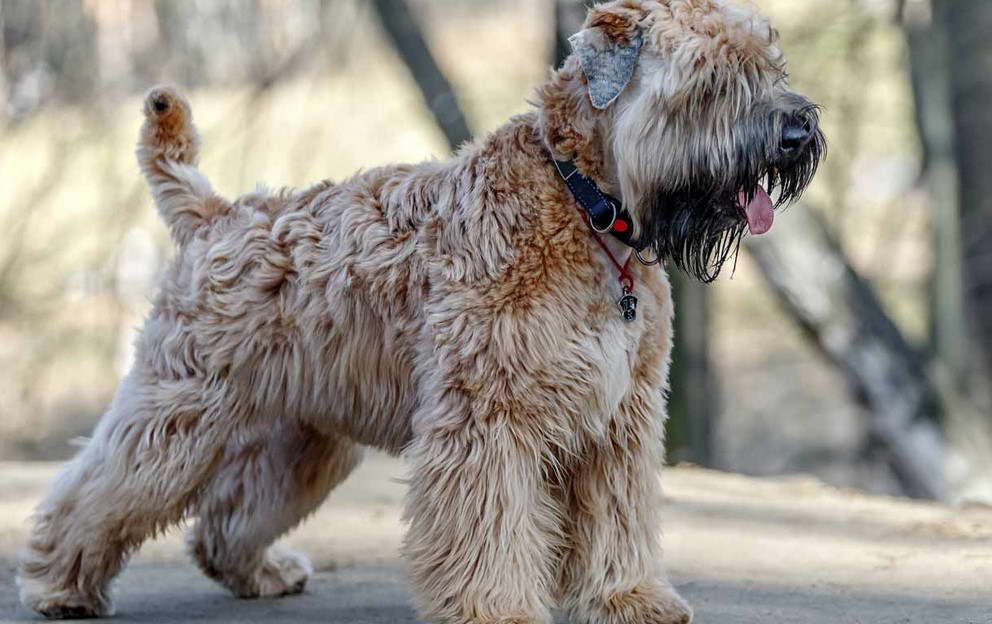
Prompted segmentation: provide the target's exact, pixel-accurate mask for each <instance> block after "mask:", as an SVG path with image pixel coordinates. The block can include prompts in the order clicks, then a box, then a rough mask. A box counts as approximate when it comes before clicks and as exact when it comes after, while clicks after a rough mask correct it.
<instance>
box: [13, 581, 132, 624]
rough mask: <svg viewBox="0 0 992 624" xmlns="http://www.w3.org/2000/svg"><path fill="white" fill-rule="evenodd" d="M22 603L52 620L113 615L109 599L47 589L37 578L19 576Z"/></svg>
mask: <svg viewBox="0 0 992 624" xmlns="http://www.w3.org/2000/svg"><path fill="white" fill-rule="evenodd" d="M17 584H18V585H19V586H20V590H21V592H20V598H21V604H23V605H24V606H25V607H26V608H28V609H31V610H32V611H36V612H38V613H40V614H41V615H43V616H45V617H46V618H49V619H51V620H79V619H86V618H99V617H106V616H109V615H113V612H114V609H113V606H112V605H111V604H110V601H109V600H107V599H102V598H99V597H85V596H80V595H77V594H74V593H72V592H70V591H67V590H64V589H63V590H47V589H45V588H44V587H43V586H42V585H41V584H40V583H39V582H38V581H37V580H33V579H24V578H18V579H17Z"/></svg>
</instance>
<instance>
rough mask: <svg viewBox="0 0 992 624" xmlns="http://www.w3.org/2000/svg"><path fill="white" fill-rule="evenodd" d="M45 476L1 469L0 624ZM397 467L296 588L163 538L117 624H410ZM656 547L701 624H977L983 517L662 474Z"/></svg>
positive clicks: (345, 510)
mask: <svg viewBox="0 0 992 624" xmlns="http://www.w3.org/2000/svg"><path fill="white" fill-rule="evenodd" d="M54 470H55V467H54V466H52V465H48V464H11V463H8V464H3V463H0V622H23V621H30V620H32V619H35V618H33V616H31V615H30V614H28V613H26V612H25V611H23V610H22V609H20V608H19V607H17V606H16V590H15V588H14V586H13V560H14V553H15V552H16V549H17V548H18V547H19V546H20V544H21V543H22V541H23V539H24V534H25V529H26V525H25V521H24V519H25V518H26V516H27V514H28V513H29V512H30V508H31V506H32V505H33V504H34V503H35V502H36V501H37V500H38V498H39V497H40V496H41V494H42V492H43V491H44V488H45V484H46V483H47V481H48V480H49V479H51V477H52V475H53V474H54ZM402 475H403V466H402V464H401V463H400V462H399V461H397V460H393V459H389V458H386V457H382V456H378V455H377V456H373V457H372V458H370V460H368V461H367V462H366V463H365V464H364V465H363V466H362V468H361V469H359V470H358V471H357V472H356V474H355V475H353V476H352V477H351V478H350V479H349V480H348V481H347V482H346V483H345V484H344V485H342V486H341V488H339V489H338V490H337V491H336V492H335V493H334V494H333V495H332V497H331V498H330V500H329V501H328V502H327V503H326V504H325V505H324V507H323V508H322V510H321V511H320V512H319V513H318V514H317V515H316V516H315V517H314V518H312V519H311V520H310V521H309V522H307V523H306V525H305V526H304V527H302V528H301V529H300V530H298V531H296V532H295V533H294V534H293V535H292V536H290V538H289V540H288V541H289V542H290V543H291V544H293V545H295V546H297V547H300V548H303V549H304V550H305V551H306V552H307V553H308V554H309V555H310V556H311V558H312V559H313V561H314V565H315V566H316V568H317V570H318V573H317V575H316V577H315V578H314V579H312V580H311V583H310V585H309V588H308V591H307V592H306V593H305V594H304V595H302V596H298V597H294V598H288V599H283V600H262V601H249V602H242V601H237V600H234V599H232V598H230V597H228V595H227V594H226V593H225V592H224V591H223V590H222V589H221V588H219V587H217V586H216V585H214V584H212V583H211V582H210V581H208V580H206V579H205V578H203V577H202V576H200V575H199V573H198V572H197V571H196V569H195V568H193V566H192V565H191V564H190V563H189V562H188V561H187V560H186V558H185V556H184V555H183V554H182V552H181V539H180V535H179V533H178V532H174V533H172V534H170V535H168V536H166V537H165V538H163V539H160V540H157V541H155V542H153V543H150V544H148V545H146V546H145V548H144V549H142V551H141V553H140V554H139V555H138V556H137V557H136V558H135V559H134V561H133V562H132V564H131V565H130V567H129V568H128V569H127V571H126V572H125V573H124V575H123V576H122V577H121V580H120V583H119V586H118V591H117V596H118V600H117V606H118V615H117V616H116V617H115V618H114V621H116V622H161V623H166V622H192V621H198V622H232V623H233V622H239V623H240V622H267V623H275V624H279V623H283V622H286V623H288V622H329V623H345V622H348V623H357V624H373V623H378V622H382V623H386V622H389V623H397V624H398V623H402V622H416V621H417V619H416V617H415V616H414V614H413V611H412V610H411V608H410V600H409V594H408V590H407V587H406V581H405V578H404V568H403V564H402V563H401V562H400V561H399V560H398V556H397V549H398V546H399V542H400V537H401V531H402V526H401V524H400V520H399V515H400V503H401V498H402V495H403V486H402V485H400V484H399V483H397V482H396V479H397V478H399V477H402ZM664 480H665V484H666V492H667V495H668V497H669V499H670V501H669V506H668V509H667V513H666V524H665V527H664V532H665V538H664V543H665V549H666V552H667V562H668V566H669V569H670V570H671V573H672V578H673V580H674V582H675V584H676V585H677V586H678V587H679V589H680V590H681V591H682V593H683V594H684V595H685V596H686V597H687V598H688V599H689V600H690V601H691V602H692V603H693V605H694V607H695V609H696V621H697V622H699V623H701V624H709V623H719V624H723V623H732V624H752V623H753V624H758V623H761V624H769V623H772V624H778V623H782V624H821V623H822V624H828V623H829V624H845V623H850V624H910V623H911V624H916V623H919V624H942V623H945V622H946V623H953V624H992V509H988V508H965V509H950V508H947V507H941V506H937V505H923V504H915V503H910V502H906V501H899V500H892V499H882V498H870V497H865V496H862V495H859V494H856V493H852V492H846V491H841V490H836V489H833V488H828V487H826V486H823V485H821V484H819V483H817V482H814V481H811V480H806V479H776V480H768V479H752V478H747V477H740V476H735V475H727V474H722V473H716V472H711V471H705V470H699V469H692V468H677V469H671V470H668V471H667V472H666V474H665V477H664Z"/></svg>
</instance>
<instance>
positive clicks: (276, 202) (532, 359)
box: [137, 117, 671, 453]
mask: <svg viewBox="0 0 992 624" xmlns="http://www.w3.org/2000/svg"><path fill="white" fill-rule="evenodd" d="M532 123H533V120H532V119H531V118H529V117H524V118H521V119H517V120H515V121H514V122H511V123H510V124H508V125H507V126H505V127H504V128H503V129H501V130H499V131H497V132H496V133H494V135H492V136H491V137H490V138H489V139H488V140H487V142H486V143H485V144H483V145H482V146H480V147H476V148H475V149H476V150H477V155H475V156H474V157H473V158H470V159H462V160H460V161H459V160H456V161H455V164H451V163H429V164H426V165H425V164H421V165H418V166H416V167H411V166H406V165H400V166H393V167H387V168H381V169H375V170H371V171H368V172H366V173H362V174H359V175H358V176H356V177H354V178H352V179H351V180H348V181H346V182H344V183H341V184H338V185H333V184H330V183H322V184H318V185H316V186H314V187H312V188H309V189H306V190H304V191H301V192H298V193H294V194H288V193H282V194H269V193H267V192H263V191H260V192H258V193H254V194H251V195H247V196H245V197H242V198H241V199H240V200H238V201H237V202H236V203H235V204H234V206H233V207H232V208H231V210H230V211H229V212H228V213H227V214H224V215H221V216H218V217H216V218H215V219H213V220H212V221H211V222H209V223H207V224H204V225H203V226H201V228H200V229H199V230H198V231H197V232H196V233H195V235H194V236H193V237H192V238H191V239H190V240H189V241H188V242H187V243H186V245H185V247H184V248H182V249H181V250H180V252H179V254H178V255H177V258H176V260H175V261H174V264H173V266H172V268H171V270H170V273H169V275H168V276H167V277H166V279H165V280H163V283H164V288H163V290H162V291H161V294H160V295H159V297H158V299H157V301H156V305H155V308H154V311H153V313H152V315H151V316H150V318H149V320H148V322H147V324H146V326H145V329H144V331H143V333H142V336H141V338H140V340H139V345H138V346H139V348H138V358H137V359H138V361H139V363H140V364H142V365H143V367H142V368H143V369H144V370H145V371H146V373H147V374H149V375H151V376H153V377H155V378H161V379H175V378H182V377H188V376H198V377H202V378H207V379H212V380H216V382H217V384H219V385H220V386H222V387H224V388H225V390H226V391H227V392H229V393H230V394H231V395H232V396H237V397H239V400H238V401H237V405H233V406H232V408H231V409H247V410H251V411H252V412H253V414H252V416H253V420H254V419H266V418H270V419H273V418H287V417H288V418H296V419H302V420H304V421H307V422H309V423H310V424H312V425H314V426H316V427H318V428H319V429H321V430H325V431H328V432H335V433H343V434H345V435H347V436H348V437H350V438H352V439H354V440H355V441H357V442H360V443H362V444H367V445H371V446H375V447H379V448H382V449H385V450H387V451H390V452H394V453H395V452H398V451H400V450H401V449H402V448H403V447H404V445H405V444H406V443H407V442H408V441H409V439H410V436H411V435H412V432H413V430H414V427H415V421H416V419H417V418H418V417H421V418H426V419H431V420H433V419H438V418H441V419H443V418H444V417H445V416H444V415H443V414H438V413H436V410H435V411H434V412H432V413H423V414H420V415H419V416H418V407H419V406H421V405H422V404H423V403H424V401H423V400H422V399H423V397H424V394H425V393H430V394H431V399H432V400H431V401H430V403H432V404H435V405H436V404H438V401H436V400H434V399H436V396H435V395H436V394H437V393H439V392H440V393H454V394H457V395H459V396H460V397H462V399H464V400H471V401H473V402H475V403H476V404H477V405H478V409H473V410H471V411H472V412H473V413H478V414H480V417H481V418H492V417H494V416H493V415H494V414H497V415H500V416H502V417H506V418H518V417H519V418H528V417H530V418H532V420H533V422H534V423H535V425H537V426H540V427H542V428H546V430H547V439H548V442H549V444H550V445H552V446H558V445H562V446H565V447H571V448H574V447H575V446H577V445H581V443H582V439H585V440H587V441H588V439H589V436H590V435H592V436H594V437H599V435H601V433H602V431H603V427H604V426H605V424H606V422H607V421H608V419H609V417H610V415H611V414H612V412H613V411H614V410H615V408H616V406H617V405H618V403H619V402H620V400H621V399H622V398H623V396H624V395H625V394H626V393H627V391H628V390H629V389H630V387H631V382H632V375H633V374H635V369H637V368H638V364H642V365H647V367H648V368H653V369H656V370H649V371H642V372H641V373H639V374H642V375H643V374H647V375H648V377H649V381H650V382H651V383H653V384H654V385H655V386H656V392H658V393H660V392H661V391H662V386H663V384H664V375H665V371H663V370H661V369H662V368H667V351H668V341H669V332H670V328H669V324H670V315H671V304H670V301H669V294H668V288H667V281H666V280H664V279H663V274H662V275H659V273H661V272H660V271H657V270H654V271H650V272H649V271H646V270H639V271H638V278H639V280H640V281H639V285H638V292H637V295H638V296H639V297H640V298H641V311H642V312H641V319H640V320H639V321H638V322H637V323H634V324H630V325H625V324H623V323H622V322H621V321H620V318H619V313H618V311H617V310H616V308H615V306H614V301H615V299H616V298H617V296H618V294H619V292H618V290H617V287H616V286H615V277H616V276H615V275H612V274H611V273H610V272H609V271H607V270H606V269H604V266H603V265H602V264H601V263H600V262H598V261H596V259H595V258H594V256H593V254H594V253H596V252H594V251H593V248H592V247H591V241H590V239H589V235H588V231H587V230H586V228H585V224H583V223H581V221H580V220H579V219H578V218H577V216H576V214H575V213H574V212H570V211H569V209H568V206H569V200H568V199H567V198H566V197H564V196H563V193H564V189H563V188H562V185H561V184H560V182H559V181H558V180H556V179H555V178H554V177H553V170H552V169H551V167H550V165H549V164H548V162H547V160H546V156H545V154H544V153H543V151H542V150H543V148H542V147H541V146H540V145H539V143H538V141H537V139H536V137H535V136H534V131H533V126H532ZM496 172H499V175H498V176H497V175H495V173H496ZM507 172H509V174H508V173H507ZM490 174H492V177H490ZM514 176H519V177H518V178H516V179H514ZM508 177H509V179H508ZM480 197H481V199H480ZM462 198H464V199H465V200H466V201H464V202H462V201H461V199H462ZM642 353H647V354H648V355H649V357H648V358H647V361H645V362H640V363H639V362H638V361H637V360H639V359H641V357H640V356H641V354H642ZM490 359H493V360H494V362H490V361H488V360H490ZM482 362H486V364H485V365H483V364H482ZM441 369H443V370H444V371H445V372H444V374H443V383H444V387H438V384H439V383H441V381H440V380H439V379H437V377H438V375H436V374H435V373H437V372H438V371H439V370H441ZM482 371H484V373H485V374H484V375H481V374H480V372H482ZM425 380H427V381H428V382H429V383H426V384H425ZM518 396H520V397H527V404H518V403H517V402H516V397H518ZM244 397H251V402H250V403H246V401H244ZM441 403H443V402H441ZM528 415H529V416H528ZM662 417H663V416H662V414H658V418H662ZM238 420H240V421H242V422H243V421H244V418H239V419H238ZM453 426H454V425H453ZM563 437H564V438H565V439H562V438H563Z"/></svg>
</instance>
